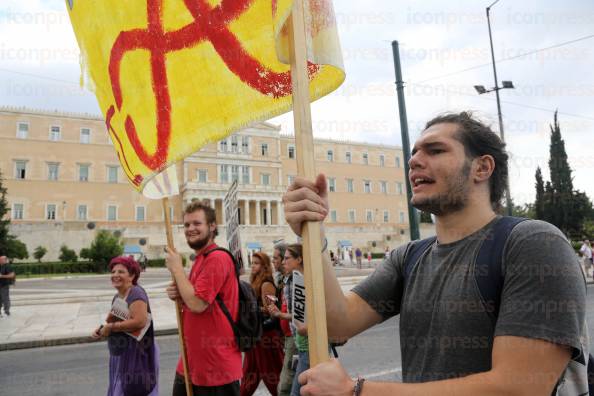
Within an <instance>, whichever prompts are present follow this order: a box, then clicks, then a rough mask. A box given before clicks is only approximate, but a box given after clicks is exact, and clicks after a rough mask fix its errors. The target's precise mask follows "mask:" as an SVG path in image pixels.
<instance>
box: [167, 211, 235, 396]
mask: <svg viewBox="0 0 594 396" xmlns="http://www.w3.org/2000/svg"><path fill="white" fill-rule="evenodd" d="M184 233H185V236H186V241H187V243H188V245H189V246H190V247H191V248H192V249H194V251H195V253H196V260H195V261H194V264H193V266H192V269H191V271H190V274H189V276H186V273H185V271H184V268H183V265H182V258H181V256H180V254H179V253H177V252H176V251H175V250H173V249H169V248H168V249H167V259H166V263H167V268H168V269H169V271H170V272H171V275H172V276H173V278H174V279H175V281H174V282H172V283H171V285H170V286H169V287H168V288H167V295H168V296H169V298H170V299H172V300H180V301H181V302H182V303H183V308H182V315H183V323H184V335H185V345H186V351H187V355H188V366H189V368H188V371H189V373H190V377H191V380H192V384H193V390H194V395H195V396H201V395H217V396H227V395H228V396H239V379H240V378H241V376H242V370H241V352H239V348H238V346H237V344H236V342H235V337H234V335H233V329H232V328H231V325H230V323H229V320H228V319H227V317H226V316H225V314H224V313H223V311H222V310H221V307H220V304H219V303H218V302H217V301H215V299H216V297H217V296H220V298H221V299H222V301H223V303H224V304H225V306H226V307H227V309H228V310H229V312H230V313H231V317H232V318H233V320H237V315H238V310H239V291H238V282H237V277H236V275H235V267H234V264H233V261H232V260H231V258H230V257H229V255H228V254H227V253H225V252H223V251H212V250H213V249H215V248H216V247H217V245H216V243H215V242H214V239H215V237H216V236H217V234H218V232H217V223H216V217H215V211H214V209H212V208H211V207H209V206H207V205H204V204H203V203H201V202H199V201H194V202H192V203H190V204H189V205H188V206H187V207H186V209H185V211H184ZM211 251H212V252H211ZM209 252H210V253H209ZM205 254H206V255H205ZM183 374H184V371H183V365H182V361H181V358H180V360H179V362H178V364H177V369H176V375H175V381H174V385H173V396H182V395H185V394H186V389H185V384H184V377H183Z"/></svg>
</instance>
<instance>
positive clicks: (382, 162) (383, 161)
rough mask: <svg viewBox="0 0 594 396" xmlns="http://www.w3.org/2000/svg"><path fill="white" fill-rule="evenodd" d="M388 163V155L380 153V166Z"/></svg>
mask: <svg viewBox="0 0 594 396" xmlns="http://www.w3.org/2000/svg"><path fill="white" fill-rule="evenodd" d="M385 164H386V157H385V156H384V155H383V154H380V166H384V165H385Z"/></svg>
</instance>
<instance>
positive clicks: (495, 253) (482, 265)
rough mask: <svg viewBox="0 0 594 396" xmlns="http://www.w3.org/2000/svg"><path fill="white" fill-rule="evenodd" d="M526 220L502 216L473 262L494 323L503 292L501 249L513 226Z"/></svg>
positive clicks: (480, 290) (486, 237)
mask: <svg viewBox="0 0 594 396" xmlns="http://www.w3.org/2000/svg"><path fill="white" fill-rule="evenodd" d="M525 220H527V219H525V218H522V217H511V216H503V217H501V218H500V219H499V220H498V221H497V223H495V224H494V225H493V227H492V228H491V230H490V231H489V233H488V234H487V235H486V236H485V238H484V239H483V242H482V244H481V247H480V249H479V252H478V255H477V257H476V259H475V261H474V278H475V281H476V284H477V286H478V289H479V293H480V294H481V298H482V300H483V303H485V306H486V308H487V312H488V313H489V316H491V318H492V319H493V320H494V321H496V320H497V316H498V315H499V305H500V304H501V292H502V290H503V271H502V262H503V248H504V247H505V243H506V242H507V239H508V237H509V235H510V234H511V232H512V230H513V229H514V227H515V226H517V225H518V224H520V223H521V222H523V221H525Z"/></svg>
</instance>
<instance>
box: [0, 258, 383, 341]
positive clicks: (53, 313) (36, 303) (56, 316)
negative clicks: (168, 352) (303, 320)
mask: <svg viewBox="0 0 594 396" xmlns="http://www.w3.org/2000/svg"><path fill="white" fill-rule="evenodd" d="M378 262H379V260H378ZM372 264H377V263H375V262H374V263H372ZM153 271H155V270H153ZM157 271H158V270H157ZM371 272H372V269H370V268H363V269H360V270H359V269H356V268H353V267H337V268H336V274H337V276H338V277H339V281H340V284H341V286H342V288H343V290H350V289H351V288H352V287H353V286H354V285H355V284H356V283H357V282H359V281H360V280H362V279H364V278H365V277H366V276H367V275H368V274H370V273H371ZM54 279H55V278H54ZM62 279H73V280H75V279H77V277H73V278H65V277H63V278H62ZM36 280H37V279H19V280H18V282H19V286H21V285H22V284H26V283H28V282H35V281H36ZM167 283H169V282H158V283H154V284H152V285H151V286H150V287H146V291H147V294H148V295H149V301H150V306H151V311H152V313H153V318H154V325H155V332H156V334H157V335H167V334H176V333H177V320H176V315H175V304H174V303H173V302H172V301H170V300H169V299H168V298H167V296H166V294H165V286H166V284H167ZM113 295H114V290H112V289H109V288H107V289H105V290H103V289H101V290H76V289H75V290H63V291H58V290H51V291H47V293H45V294H43V295H41V296H40V294H39V293H34V294H31V295H27V294H22V293H20V294H19V295H18V296H16V295H15V296H14V297H13V296H12V295H11V297H12V298H11V302H12V309H11V315H10V316H8V317H7V316H3V317H2V318H0V351H4V350H12V349H24V348H35V347H42V346H54V345H66V344H76V343H86V342H91V339H90V337H89V336H90V334H91V332H92V331H93V330H94V329H95V328H96V327H97V326H99V325H100V324H101V323H103V321H104V319H105V316H106V314H107V312H108V311H109V308H110V304H111V298H112V297H113Z"/></svg>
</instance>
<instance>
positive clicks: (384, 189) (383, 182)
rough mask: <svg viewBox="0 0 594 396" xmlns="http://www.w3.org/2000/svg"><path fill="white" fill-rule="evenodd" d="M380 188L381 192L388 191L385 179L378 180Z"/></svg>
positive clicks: (385, 192)
mask: <svg viewBox="0 0 594 396" xmlns="http://www.w3.org/2000/svg"><path fill="white" fill-rule="evenodd" d="M380 188H381V191H382V194H387V193H388V183H387V182H385V181H381V182H380Z"/></svg>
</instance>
